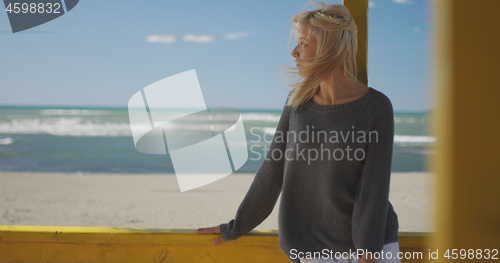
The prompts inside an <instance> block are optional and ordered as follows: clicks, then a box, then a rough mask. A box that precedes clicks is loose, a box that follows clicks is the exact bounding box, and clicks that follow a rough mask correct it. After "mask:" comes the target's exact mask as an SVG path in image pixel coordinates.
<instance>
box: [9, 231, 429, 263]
mask: <svg viewBox="0 0 500 263" xmlns="http://www.w3.org/2000/svg"><path fill="white" fill-rule="evenodd" d="M217 237H218V235H198V234H195V233H194V231H193V230H189V229H174V230H172V229H147V228H104V227H59V226H57V227H54V226H0V262H65V263H71V262H79V263H84V262H145V263H146V262H165V263H166V262H231V263H233V262H290V261H289V260H288V258H287V257H286V256H285V254H284V253H283V252H282V251H281V250H280V248H279V246H278V233H277V231H274V230H273V231H270V230H266V231H258V230H257V231H252V232H251V233H250V234H249V235H245V236H243V237H241V238H239V239H237V240H233V241H229V242H225V243H222V244H220V245H218V246H214V245H212V242H213V241H214V240H215V239H216V238H217ZM426 238H427V236H426V235H425V234H423V233H400V249H401V251H402V252H407V251H410V252H411V251H424V249H425V247H424V243H425V239H426ZM404 262H413V261H404Z"/></svg>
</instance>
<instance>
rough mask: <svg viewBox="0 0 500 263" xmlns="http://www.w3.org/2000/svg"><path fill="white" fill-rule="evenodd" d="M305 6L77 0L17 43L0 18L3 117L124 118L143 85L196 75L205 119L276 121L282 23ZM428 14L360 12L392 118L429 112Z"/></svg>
mask: <svg viewBox="0 0 500 263" xmlns="http://www.w3.org/2000/svg"><path fill="white" fill-rule="evenodd" d="M324 2H325V3H327V4H334V3H337V4H342V1H341V0H337V1H324ZM305 3H307V0H306V1H304V0H281V1H278V0H273V1H261V0H252V1H234V0H232V1H219V0H211V1H202V0H197V1H191V0H185V1H165V0H162V1H160V0H154V1H153V0H152V1H138V0H136V1H132V0H119V1H118V0H106V1H102V0H99V1H98V0H81V1H80V2H79V3H78V5H77V6H76V7H75V8H73V9H72V10H71V11H69V12H68V13H66V14H65V15H63V16H61V17H59V18H57V19H55V20H52V21H50V22H47V23H45V24H42V25H40V26H37V27H34V28H31V29H28V30H25V31H22V32H18V33H12V31H11V28H10V24H9V20H8V17H7V13H6V12H0V61H1V63H0V106H2V105H3V106H8V105H19V106H21V105H22V106H28V105H29V106H68V107H86V106H89V107H124V108H125V107H127V104H128V101H129V99H130V98H131V97H132V95H134V94H135V93H136V92H137V91H139V90H141V89H142V88H144V87H146V86H148V85H149V84H152V83H154V82H156V81H158V80H161V79H163V78H166V77H169V76H172V75H175V74H178V73H182V72H185V71H188V70H192V69H195V70H196V74H197V76H198V80H199V83H200V86H201V89H202V92H203V96H204V98H205V103H206V105H207V106H209V107H210V106H225V107H234V108H237V109H277V110H279V109H282V108H283V105H284V103H285V100H286V94H287V89H286V87H287V86H288V85H289V84H291V83H290V82H287V81H285V79H284V78H283V74H282V73H281V71H282V70H281V69H280V68H279V67H280V66H293V65H294V64H293V62H292V60H291V59H292V57H291V54H290V53H291V51H292V50H293V47H294V45H295V44H294V43H295V42H294V39H293V38H292V40H291V42H290V46H289V47H287V44H288V39H289V36H290V29H291V25H290V24H289V21H290V19H291V17H292V16H293V15H294V14H297V13H299V12H300V11H301V10H302V9H303V7H304V4H305ZM430 4H431V3H430V0H371V1H369V6H370V8H369V11H368V12H369V24H368V86H369V87H372V88H374V89H376V90H379V91H381V92H383V93H384V94H386V95H387V96H388V97H389V98H390V99H391V101H392V104H393V108H394V110H395V111H425V110H429V109H431V108H433V107H434V106H433V97H434V91H433V90H434V88H433V87H432V82H431V78H432V76H431V62H432V60H431V59H430V57H431V52H432V50H431V49H432V43H431V35H432V32H431V24H432V21H431V12H430ZM311 8H314V5H311V6H309V7H308V8H306V10H307V9H311Z"/></svg>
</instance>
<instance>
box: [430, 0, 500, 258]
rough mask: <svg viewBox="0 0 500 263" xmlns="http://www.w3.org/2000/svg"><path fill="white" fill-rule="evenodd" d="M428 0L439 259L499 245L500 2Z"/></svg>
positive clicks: (436, 241)
mask: <svg viewBox="0 0 500 263" xmlns="http://www.w3.org/2000/svg"><path fill="white" fill-rule="evenodd" d="M431 2H432V3H433V7H434V20H435V21H436V23H435V24H436V25H435V28H436V29H435V31H434V39H435V40H436V43H435V44H436V46H435V50H434V52H433V53H434V56H435V60H434V62H435V76H434V77H435V87H436V90H437V93H436V96H437V105H436V106H437V108H436V110H437V113H436V118H435V121H434V123H433V126H434V127H436V128H435V131H434V133H435V134H436V136H437V138H438V140H437V145H436V150H437V154H436V158H435V160H431V164H432V169H433V170H434V171H435V172H436V175H437V176H436V178H437V181H436V189H437V190H436V193H437V196H436V197H437V201H436V209H437V213H436V236H435V238H433V239H432V243H431V246H432V247H433V248H438V249H439V250H440V251H441V255H440V258H439V260H441V261H442V260H443V259H444V260H446V258H444V257H443V256H442V255H443V254H444V252H445V251H446V250H447V249H483V250H484V249H494V248H496V249H500V206H499V205H498V201H499V200H500V191H499V187H500V168H499V165H498V164H499V157H500V154H499V153H498V152H499V149H500V139H499V131H500V118H499V116H498V114H499V113H500V103H499V98H500V88H499V82H498V75H499V71H500V67H499V61H500V51H499V48H500V34H499V32H500V28H499V25H500V16H499V15H498V12H499V11H500V1H498V0H483V1H469V0H453V1H449V0H436V1H431ZM432 262H437V260H432Z"/></svg>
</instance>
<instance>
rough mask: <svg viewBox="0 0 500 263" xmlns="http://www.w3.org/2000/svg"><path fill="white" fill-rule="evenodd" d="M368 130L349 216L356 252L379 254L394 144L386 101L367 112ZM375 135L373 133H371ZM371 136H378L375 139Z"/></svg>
mask: <svg viewBox="0 0 500 263" xmlns="http://www.w3.org/2000/svg"><path fill="white" fill-rule="evenodd" d="M371 114H372V118H371V119H372V120H373V122H372V127H371V129H370V131H371V132H373V133H371V136H370V133H369V134H368V136H367V137H368V138H371V141H370V140H368V147H367V149H366V156H365V163H364V165H363V168H362V174H361V178H360V180H359V181H358V190H357V193H356V196H355V199H354V209H353V214H352V237H353V243H354V246H355V247H356V249H363V250H367V251H369V252H372V253H374V252H380V251H382V248H383V246H384V235H385V228H386V220H387V212H388V208H389V186H390V177H391V163H392V150H393V143H394V113H393V108H392V103H391V101H390V100H389V98H387V97H385V96H384V99H382V100H380V101H379V103H377V107H376V108H374V109H372V110H371ZM375 132H376V133H375ZM375 134H377V135H378V138H377V136H375Z"/></svg>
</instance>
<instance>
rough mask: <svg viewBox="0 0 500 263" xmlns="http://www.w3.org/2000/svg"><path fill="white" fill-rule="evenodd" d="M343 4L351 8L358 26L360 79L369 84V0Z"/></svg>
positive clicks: (352, 0) (357, 62)
mask: <svg viewBox="0 0 500 263" xmlns="http://www.w3.org/2000/svg"><path fill="white" fill-rule="evenodd" d="M343 4H344V6H345V7H347V9H349V12H350V13H351V15H352V16H353V18H354V21H355V22H356V27H357V28H358V51H357V55H356V67H357V70H358V81H359V82H361V83H363V84H365V85H368V70H367V66H368V0H344V2H343Z"/></svg>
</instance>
